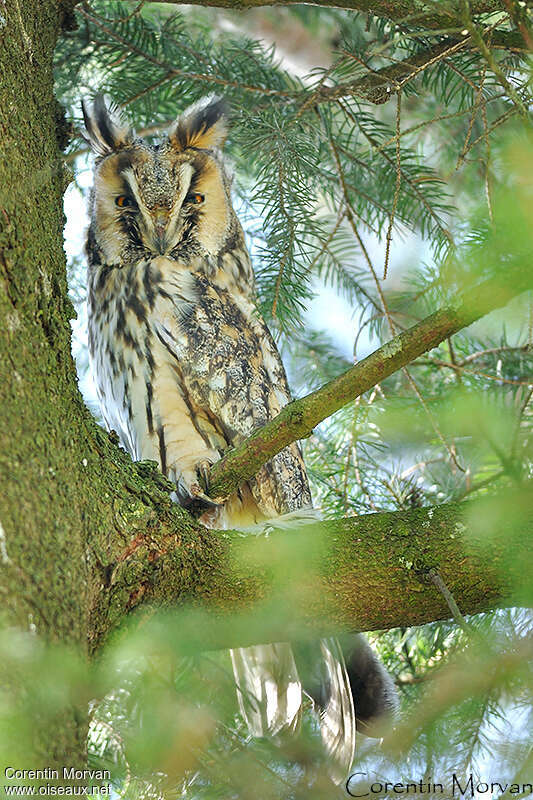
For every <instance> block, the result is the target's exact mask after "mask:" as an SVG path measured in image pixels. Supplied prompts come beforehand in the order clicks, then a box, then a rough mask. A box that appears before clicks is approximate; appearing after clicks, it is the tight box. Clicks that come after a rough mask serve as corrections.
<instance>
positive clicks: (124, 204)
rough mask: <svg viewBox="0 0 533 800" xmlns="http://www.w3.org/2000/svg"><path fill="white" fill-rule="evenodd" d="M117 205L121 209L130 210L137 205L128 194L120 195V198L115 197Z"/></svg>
mask: <svg viewBox="0 0 533 800" xmlns="http://www.w3.org/2000/svg"><path fill="white" fill-rule="evenodd" d="M115 205H117V206H118V207H119V208H129V207H131V206H134V205H135V201H134V200H133V199H132V198H131V197H128V195H127V194H119V196H118V197H115Z"/></svg>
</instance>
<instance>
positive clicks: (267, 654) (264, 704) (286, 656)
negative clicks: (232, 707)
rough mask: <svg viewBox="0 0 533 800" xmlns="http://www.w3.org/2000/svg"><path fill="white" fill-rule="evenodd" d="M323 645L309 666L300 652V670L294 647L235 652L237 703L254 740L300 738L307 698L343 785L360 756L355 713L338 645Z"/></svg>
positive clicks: (285, 645) (330, 642)
mask: <svg viewBox="0 0 533 800" xmlns="http://www.w3.org/2000/svg"><path fill="white" fill-rule="evenodd" d="M317 645H318V643H317V642H313V643H312V645H309V646H307V647H306V648H305V649H306V653H305V660H302V658H301V656H302V653H299V652H298V651H297V655H298V656H299V658H298V660H299V661H302V663H301V665H300V670H299V669H298V667H297V665H296V660H295V653H294V651H293V647H292V646H291V645H290V644H289V643H288V642H280V643H276V644H266V645H254V646H252V647H240V648H238V649H236V650H232V651H231V660H232V664H233V672H234V675H235V681H236V685H237V697H238V701H239V708H240V711H241V714H242V716H243V718H244V720H245V722H246V724H247V726H248V730H249V731H250V733H251V735H252V736H257V737H263V736H275V735H276V734H280V733H284V732H290V733H293V732H295V731H296V730H297V729H298V726H299V724H300V720H301V716H302V699H303V694H304V693H305V694H307V695H308V696H309V697H310V698H311V700H312V701H313V704H314V706H315V709H316V711H317V713H318V719H319V724H320V733H321V736H322V741H323V744H324V748H325V751H326V754H327V756H328V760H329V764H330V767H329V772H330V774H331V777H332V778H333V780H335V781H336V782H338V783H340V782H341V781H342V780H344V779H345V778H346V775H347V774H348V772H349V769H350V766H351V764H352V761H353V758H354V754H355V735H356V725H355V711H354V705H353V700H352V693H351V690H350V684H349V679H348V674H347V671H346V666H345V663H344V658H343V655H342V652H341V650H340V647H339V645H338V642H337V641H336V640H335V639H322V640H321V641H320V644H319V646H317ZM311 651H313V656H312V658H311V661H310V660H309V654H310V653H311ZM302 670H303V671H302ZM300 672H302V674H300Z"/></svg>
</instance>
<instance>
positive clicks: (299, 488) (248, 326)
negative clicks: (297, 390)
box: [157, 273, 311, 517]
mask: <svg viewBox="0 0 533 800" xmlns="http://www.w3.org/2000/svg"><path fill="white" fill-rule="evenodd" d="M192 280H193V281H194V286H192V287H191V286H189V287H188V296H189V297H193V298H194V302H190V303H189V305H188V307H187V311H186V313H184V310H183V308H184V306H183V303H182V302H181V300H180V294H179V287H178V286H177V282H176V281H177V279H174V285H173V286H170V285H169V286H168V287H167V288H168V293H167V294H168V296H167V298H165V297H164V296H162V297H161V298H160V300H159V304H160V307H159V309H158V314H157V317H158V325H157V333H158V336H159V337H160V339H161V341H163V342H164V343H165V346H166V347H167V349H168V351H169V352H170V353H171V354H173V355H174V356H175V358H176V362H177V364H178V365H179V370H180V380H181V382H182V388H183V390H184V391H185V392H186V396H187V403H188V404H189V406H190V407H191V408H192V409H203V410H204V411H208V412H209V414H210V416H211V418H212V419H213V421H214V424H216V428H217V431H218V432H219V433H220V434H221V435H222V436H223V438H224V440H225V441H226V442H227V444H228V446H236V445H238V444H239V443H240V442H241V441H243V440H244V439H245V438H246V437H247V436H249V435H250V434H251V433H252V432H253V431H254V430H255V429H256V428H258V427H260V426H262V425H264V424H265V423H266V422H268V421H269V420H270V419H272V417H274V416H275V415H276V414H277V413H278V412H279V411H280V409H281V408H282V407H283V405H285V403H286V402H287V400H288V387H287V379H286V376H285V372H284V370H283V366H282V364H281V359H280V357H279V354H278V353H277V350H276V348H275V345H274V343H273V342H272V339H271V337H270V334H269V333H268V329H267V328H266V325H265V324H264V322H263V321H262V320H261V319H260V318H259V316H257V312H256V310H255V307H254V306H253V304H252V303H251V302H249V301H248V300H246V299H245V298H244V297H243V296H242V295H235V294H231V293H230V291H229V289H228V288H225V287H223V286H220V285H217V284H215V283H211V282H210V281H209V280H208V279H207V278H206V277H205V276H204V275H202V274H199V273H195V274H194V276H193V278H192ZM169 283H170V282H169ZM206 435H207V436H208V437H209V432H207V433H206ZM210 444H211V446H212V443H210ZM250 488H251V491H252V493H253V497H254V498H255V503H256V504H257V506H258V507H259V510H260V511H261V513H262V514H263V515H264V516H265V517H273V516H277V515H279V514H283V513H286V512H290V511H294V510H296V509H298V508H300V507H302V505H303V506H305V505H309V504H310V499H311V498H310V493H309V486H308V482H307V477H306V474H305V468H304V464H303V460H302V456H301V453H300V449H299V447H298V445H297V444H293V445H291V446H290V447H288V448H286V449H285V450H284V451H282V452H281V453H279V454H278V455H277V456H275V457H274V458H273V459H272V461H270V462H269V463H268V464H266V465H265V466H264V467H263V468H262V469H261V470H260V471H259V473H258V474H257V476H256V477H255V479H253V480H252V481H250Z"/></svg>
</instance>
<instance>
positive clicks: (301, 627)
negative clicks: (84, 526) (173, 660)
mask: <svg viewBox="0 0 533 800" xmlns="http://www.w3.org/2000/svg"><path fill="white" fill-rule="evenodd" d="M145 502H146V506H145V509H146V513H147V514H149V513H150V507H151V504H150V503H149V502H148V498H145ZM158 502H160V501H158ZM159 508H160V513H159V518H158V521H157V525H155V526H153V527H152V528H151V529H150V528H148V529H146V526H145V529H144V530H142V529H140V528H139V529H138V530H137V531H133V532H131V533H130V534H129V541H128V534H127V533H126V532H124V536H123V539H122V544H120V543H119V537H115V536H113V537H110V538H109V546H108V550H107V556H106V559H107V560H106V563H105V564H100V565H99V567H98V571H97V574H95V575H93V576H92V579H91V585H93V586H95V587H98V590H97V592H96V594H95V595H94V596H93V602H94V613H91V615H90V618H91V620H92V621H93V625H92V632H91V641H92V646H93V648H98V647H100V646H101V645H102V643H103V642H104V641H105V639H106V638H107V637H108V636H109V634H110V633H111V632H112V631H113V630H114V628H115V627H116V626H117V625H118V624H120V622H121V621H122V620H123V619H124V618H125V617H126V616H127V615H128V614H130V612H132V611H133V610H134V609H140V608H141V607H144V610H145V612H148V613H152V611H153V609H154V608H156V607H157V608H166V609H172V608H174V609H175V608H176V607H180V608H181V612H180V614H179V616H176V617H175V618H174V622H172V620H169V621H167V623H166V624H169V625H172V624H174V625H175V626H176V631H177V632H178V633H177V635H178V636H179V639H180V641H181V642H182V644H183V646H185V647H187V649H212V648H219V647H230V646H237V645H239V646H240V645H247V644H252V643H254V642H255V643H257V642H264V641H279V640H286V639H289V638H294V639H298V638H302V637H303V636H305V635H313V636H316V635H317V634H331V633H332V632H337V633H338V632H342V631H353V630H355V629H358V630H364V631H368V630H378V629H389V628H394V627H399V626H410V625H421V624H423V623H426V622H431V621H433V620H438V619H444V618H449V617H451V616H452V615H451V613H450V609H449V607H448V605H447V603H446V601H445V599H444V598H443V596H442V595H441V594H440V593H439V591H438V590H437V589H436V588H435V585H434V583H433V582H432V581H431V579H430V571H432V570H434V571H437V572H438V573H439V575H440V577H441V578H442V580H443V581H444V583H445V584H446V587H447V589H448V590H449V591H450V592H451V593H452V595H453V596H454V599H455V600H456V602H457V603H458V605H459V608H460V611H461V612H462V613H463V614H475V613H479V612H481V611H486V610H488V609H491V608H495V607H496V606H498V605H506V604H507V605H509V604H512V603H516V604H519V603H520V602H527V603H528V602H529V600H527V598H526V597H525V596H521V594H520V592H521V588H522V587H523V585H524V577H525V578H526V585H527V575H526V576H524V564H526V563H528V561H529V559H530V548H531V535H532V532H533V497H532V495H531V490H530V488H529V487H528V488H527V490H523V491H517V490H514V491H508V492H504V493H502V494H501V495H500V496H498V497H492V498H485V499H483V500H478V501H469V502H463V503H450V504H447V505H442V506H436V507H434V508H420V509H412V510H409V511H397V512H389V513H379V514H368V515H365V516H362V517H353V518H349V519H343V520H336V521H328V522H321V523H318V524H316V525H305V526H302V527H300V528H299V529H296V530H292V531H287V530H283V531H274V532H271V533H270V535H269V536H266V537H265V536H257V535H252V534H250V535H248V536H243V534H242V533H239V532H237V531H209V530H206V529H205V528H203V526H201V525H198V524H196V525H195V524H194V523H192V522H191V520H190V519H188V520H187V519H186V518H185V514H184V512H183V511H182V510H181V509H178V508H176V507H173V506H172V505H171V504H168V503H167V504H166V506H165V504H164V503H163V504H160V506H159ZM102 568H103V569H102ZM105 574H107V576H108V578H107V580H106V579H105V577H104V575H105Z"/></svg>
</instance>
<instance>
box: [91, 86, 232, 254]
mask: <svg viewBox="0 0 533 800" xmlns="http://www.w3.org/2000/svg"><path fill="white" fill-rule="evenodd" d="M83 115H84V118H85V125H86V138H87V140H88V141H89V143H90V145H91V148H92V150H93V151H94V153H95V154H96V160H95V167H94V188H93V194H92V200H91V226H90V233H89V238H90V240H91V239H92V241H93V245H95V247H96V251H98V252H99V253H100V254H101V257H103V260H104V261H105V263H108V264H116V263H120V264H124V263H134V262H136V261H139V260H142V259H145V258H151V257H153V256H154V255H167V256H169V257H171V258H172V257H173V258H179V259H187V258H189V257H192V256H195V255H200V254H206V255H216V254H217V253H218V252H219V251H220V249H221V248H222V247H223V245H224V242H225V239H226V238H227V236H228V235H229V231H230V230H231V227H232V223H233V217H234V212H233V209H232V206H231V199H230V186H229V180H228V177H227V174H226V172H225V169H224V164H223V160H222V157H221V153H220V150H219V148H220V147H221V146H222V144H223V143H224V140H225V138H226V133H227V125H226V121H227V119H226V109H225V104H224V101H223V100H221V99H220V98H216V97H208V98H205V99H204V100H201V101H200V102H198V103H196V104H195V105H193V106H191V107H190V108H189V109H187V110H186V111H185V112H184V113H183V114H182V115H181V116H180V117H178V119H177V120H176V121H175V122H173V123H172V124H171V125H170V127H169V129H168V133H167V135H166V137H165V139H164V140H163V141H162V142H160V143H159V144H149V143H147V142H146V141H144V140H143V139H139V138H137V137H136V136H135V133H134V132H133V130H132V129H131V128H130V127H129V125H128V124H127V123H126V122H125V121H124V119H123V117H122V115H121V114H120V112H119V110H118V108H117V107H116V106H114V105H112V104H111V103H106V102H105V100H104V98H103V97H102V96H101V95H99V96H97V97H96V98H95V99H94V101H92V102H90V103H88V102H84V103H83Z"/></svg>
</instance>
